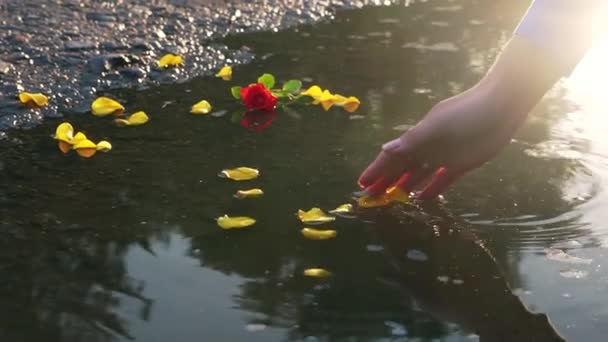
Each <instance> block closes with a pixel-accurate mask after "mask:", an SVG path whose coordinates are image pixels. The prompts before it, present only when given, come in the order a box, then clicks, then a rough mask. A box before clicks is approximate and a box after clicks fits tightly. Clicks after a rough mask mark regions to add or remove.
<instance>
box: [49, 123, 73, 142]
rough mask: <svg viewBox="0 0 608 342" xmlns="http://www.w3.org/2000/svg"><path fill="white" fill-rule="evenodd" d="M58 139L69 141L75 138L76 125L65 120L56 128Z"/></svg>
mask: <svg viewBox="0 0 608 342" xmlns="http://www.w3.org/2000/svg"><path fill="white" fill-rule="evenodd" d="M54 138H55V139H56V140H59V141H64V142H66V143H69V142H71V141H72V139H73V138H74V127H73V126H72V125H71V124H70V123H69V122H63V123H61V124H59V126H57V128H56V129H55V137H54Z"/></svg>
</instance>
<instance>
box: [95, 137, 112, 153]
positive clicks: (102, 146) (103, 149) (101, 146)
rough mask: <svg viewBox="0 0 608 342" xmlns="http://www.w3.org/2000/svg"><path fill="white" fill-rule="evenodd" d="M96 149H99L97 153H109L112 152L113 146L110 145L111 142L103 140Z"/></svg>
mask: <svg viewBox="0 0 608 342" xmlns="http://www.w3.org/2000/svg"><path fill="white" fill-rule="evenodd" d="M96 148H97V151H100V152H108V151H110V150H111V149H112V144H110V142H109V141H106V140H102V141H100V142H98V143H97V146H96Z"/></svg>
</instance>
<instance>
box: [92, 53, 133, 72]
mask: <svg viewBox="0 0 608 342" xmlns="http://www.w3.org/2000/svg"><path fill="white" fill-rule="evenodd" d="M140 63H141V59H140V58H139V57H138V56H136V55H130V54H118V53H111V54H105V55H101V56H95V57H92V58H91V59H89V62H88V66H89V70H90V71H92V72H94V73H102V72H105V71H110V70H116V69H119V68H124V67H128V66H131V65H134V64H140Z"/></svg>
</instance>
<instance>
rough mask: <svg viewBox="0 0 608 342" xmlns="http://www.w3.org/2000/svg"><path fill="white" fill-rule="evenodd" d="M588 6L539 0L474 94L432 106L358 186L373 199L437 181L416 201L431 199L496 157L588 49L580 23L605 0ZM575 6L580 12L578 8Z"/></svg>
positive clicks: (592, 1)
mask: <svg viewBox="0 0 608 342" xmlns="http://www.w3.org/2000/svg"><path fill="white" fill-rule="evenodd" d="M586 1H587V2H572V1H571V0H537V2H535V4H534V5H533V6H532V7H531V9H530V11H529V12H528V14H527V16H526V18H525V19H524V20H523V21H522V23H521V24H520V26H519V28H518V30H517V31H516V34H515V35H514V37H513V38H512V39H511V41H510V42H509V43H508V44H507V45H506V46H505V48H504V50H503V51H502V53H501V54H500V55H499V57H498V58H497V60H496V62H495V64H494V65H493V67H492V68H491V69H490V70H489V71H488V73H487V74H486V75H485V76H484V77H483V78H482V79H481V80H480V81H479V82H478V83H477V84H476V85H475V86H473V87H472V88H471V89H469V90H467V91H466V92H464V93H462V94H459V95H457V96H454V97H452V98H449V99H447V100H444V101H442V102H440V103H439V104H437V105H435V106H434V107H433V108H432V109H431V110H430V111H429V112H428V114H427V115H426V116H425V117H424V118H423V119H422V120H421V121H420V122H419V123H418V124H417V125H416V126H415V127H413V128H412V129H410V130H409V131H407V132H406V133H405V134H403V135H402V136H401V137H399V138H397V139H394V140H392V141H389V142H388V143H386V144H384V146H383V148H382V151H381V152H380V154H379V155H378V156H377V158H376V160H375V161H374V162H372V163H371V164H370V165H369V166H368V167H367V169H366V170H365V171H364V172H363V173H362V175H361V176H360V178H359V184H360V185H361V186H362V187H363V188H365V189H366V191H367V192H368V193H370V194H373V195H375V194H379V193H381V192H383V191H385V190H386V188H387V187H390V186H392V185H396V186H399V187H401V188H402V189H403V190H405V191H412V190H414V189H415V188H417V187H418V186H419V185H421V184H423V183H424V181H425V180H426V179H428V178H429V177H432V178H431V181H430V183H429V185H427V186H426V187H425V188H424V189H423V190H422V192H421V193H420V194H419V196H418V197H419V198H420V199H429V198H434V197H436V196H437V195H438V194H440V193H442V192H443V191H445V190H446V189H447V188H448V187H449V186H450V185H451V184H452V183H453V182H454V181H456V180H457V179H458V178H459V177H461V176H462V175H463V174H465V173H466V172H468V171H470V170H472V169H474V168H477V167H479V166H481V165H482V164H483V163H485V162H486V161H488V160H489V159H491V158H492V157H493V156H494V155H496V154H497V153H498V152H499V151H500V150H501V148H502V147H504V146H505V145H506V144H508V143H509V141H510V140H511V138H512V136H513V135H514V134H515V131H516V130H517V128H518V127H520V126H521V124H522V123H523V122H524V120H525V118H526V117H527V115H528V113H529V112H530V111H531V110H532V108H533V107H534V106H535V105H536V103H537V102H538V101H539V100H540V99H541V98H542V97H543V95H544V94H545V93H546V91H547V90H548V89H550V88H551V87H552V86H553V84H554V83H555V82H556V81H557V80H558V79H559V78H560V77H561V76H564V75H567V74H568V73H569V72H571V70H572V69H573V68H574V66H575V65H576V62H578V60H580V58H582V56H583V55H584V52H585V51H586V48H587V47H588V46H589V45H590V38H589V40H588V41H587V40H586V38H585V37H586V36H589V34H588V29H587V27H588V25H583V24H584V23H583V21H584V20H585V16H588V15H589V14H590V12H591V8H592V7H586V6H585V5H581V4H582V3H585V4H588V5H591V4H593V5H594V6H599V3H600V1H599V0H586ZM574 3H578V4H579V5H581V6H583V7H582V9H581V8H579V9H578V10H577V11H573V8H571V7H572V4H574ZM556 6H557V7H556ZM586 19H587V20H588V19H589V18H588V17H587V18H586ZM562 24H563V25H566V24H568V25H572V24H578V25H579V26H580V27H582V28H580V29H572V30H574V31H576V32H577V33H576V34H575V33H572V32H569V31H568V30H565V29H564V28H563V27H562V26H559V25H562ZM581 25H582V26H581ZM566 33H567V35H566ZM559 35H563V36H562V38H564V39H565V38H568V39H570V40H572V41H571V43H572V46H571V49H569V50H567V51H564V52H560V51H561V50H560V48H561V49H563V48H564V45H559V46H557V45H558V44H559V43H560V41H559V39H558V38H559V37H557V36H559ZM578 35H583V36H581V37H578ZM556 37H557V38H556ZM563 43H564V44H566V46H567V44H568V43H569V42H568V41H563Z"/></svg>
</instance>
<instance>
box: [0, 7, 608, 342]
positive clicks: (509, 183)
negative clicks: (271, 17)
mask: <svg viewBox="0 0 608 342" xmlns="http://www.w3.org/2000/svg"><path fill="white" fill-rule="evenodd" d="M525 6H526V2H525V1H516V2H514V1H493V2H491V3H484V4H480V3H477V2H476V1H469V0H462V1H452V2H449V3H441V4H440V3H437V2H425V3H413V4H411V5H410V6H409V7H405V6H402V5H400V6H393V7H386V8H366V9H362V10H357V11H351V12H344V13H341V14H340V15H339V16H338V17H337V18H336V20H335V21H333V22H331V23H324V24H318V25H315V26H304V27H300V28H298V29H294V30H291V31H286V32H280V33H262V34H252V35H244V36H238V37H232V38H229V39H228V40H227V41H226V42H225V43H226V44H228V45H229V46H232V47H240V46H242V45H247V46H248V47H250V48H251V49H253V50H254V52H255V53H256V54H257V55H258V56H261V58H258V60H257V61H255V62H254V63H252V64H250V65H247V66H241V67H238V68H237V69H235V80H234V82H233V83H234V84H247V83H248V82H251V81H252V80H254V79H255V78H256V77H257V76H258V75H259V74H261V73H263V72H273V73H274V74H275V75H276V76H277V78H279V79H281V80H286V79H289V78H305V79H306V80H307V81H308V84H310V83H315V84H320V85H322V86H324V87H327V88H329V89H332V90H334V91H337V92H340V93H344V94H352V95H356V96H358V97H359V98H360V99H361V100H362V102H363V104H362V106H361V108H360V110H359V111H358V112H357V113H355V114H354V115H349V114H348V113H345V112H343V111H341V110H332V111H330V112H323V111H322V110H321V109H320V108H318V107H307V108H295V109H294V110H293V111H289V112H284V111H279V112H278V113H277V118H276V119H275V120H274V121H273V122H272V124H271V126H270V127H269V128H268V129H266V130H264V131H263V132H257V131H255V130H251V129H247V128H245V127H243V126H242V125H241V124H240V121H241V116H240V115H241V112H240V111H239V108H240V107H239V105H238V104H237V103H235V102H234V100H233V99H232V98H231V97H230V95H229V87H230V85H232V83H226V82H223V81H221V80H217V79H210V78H200V79H196V80H194V81H192V82H189V83H185V84H179V85H172V86H162V87H158V88H154V89H150V90H146V91H131V90H124V91H121V92H116V93H112V96H115V97H117V98H119V99H121V101H122V102H123V103H125V104H126V106H127V110H128V111H134V110H145V111H146V112H147V113H149V114H150V116H151V121H150V123H149V124H147V125H145V126H141V127H137V128H125V129H119V128H116V127H114V126H113V125H112V124H111V121H110V120H105V119H100V118H95V117H93V116H91V115H74V116H69V117H67V119H68V120H70V121H71V122H72V123H73V124H74V125H75V126H76V127H77V129H79V130H84V131H85V132H86V133H87V134H88V135H89V136H91V137H93V138H94V139H96V140H98V139H101V138H108V139H109V140H110V141H112V143H113V145H114V150H113V151H111V152H110V153H107V154H99V155H97V156H95V157H94V158H92V159H89V160H83V159H79V158H78V157H76V156H74V155H70V156H64V155H62V154H61V153H60V152H59V151H58V150H57V147H56V145H55V142H54V141H53V140H52V139H51V138H50V135H51V134H52V133H53V132H54V129H55V126H56V125H57V124H58V123H59V122H51V121H48V122H45V123H44V124H43V125H41V126H39V127H37V128H34V129H31V130H28V131H10V132H9V134H8V139H6V140H3V141H1V142H0V144H2V149H1V152H0V177H2V181H1V182H0V184H1V185H0V215H1V216H0V217H1V220H0V244H1V245H0V247H1V248H0V275H1V279H2V282H0V302H1V303H2V306H3V308H4V310H3V311H2V314H1V316H0V318H1V319H0V336H2V339H3V340H7V341H41V340H44V341H83V340H87V341H122V340H128V339H135V340H138V341H167V340H170V339H172V340H176V341H194V340H201V339H202V340H210V341H234V340H247V341H275V340H276V341H279V340H306V341H317V340H320V341H323V340H355V341H400V340H421V341H426V340H446V341H460V340H473V341H474V340H478V339H479V336H481V337H482V338H487V339H489V340H522V341H523V340H536V341H548V340H554V339H555V338H556V336H557V334H558V333H559V334H561V335H563V336H564V337H566V338H568V339H569V340H575V341H602V340H603V338H604V336H605V335H606V333H608V330H607V328H606V326H605V325H603V324H602V322H604V321H605V320H606V319H607V318H608V302H607V301H606V300H604V299H603V298H604V296H603V294H604V293H605V291H606V287H607V285H606V284H608V283H607V280H608V274H607V273H606V271H605V270H604V269H605V267H602V265H603V264H604V261H605V260H606V253H605V252H606V249H605V248H606V246H608V243H607V242H606V241H608V240H606V237H607V235H606V229H605V227H604V221H605V220H604V218H605V217H606V214H605V211H604V210H602V209H603V206H604V205H605V203H606V201H607V199H606V192H605V185H606V181H607V180H608V179H607V176H606V172H605V169H606V164H607V161H608V158H607V156H608V150H607V147H608V146H607V144H606V142H607V141H606V138H605V134H604V130H603V128H604V127H605V125H606V120H605V115H604V114H605V112H606V109H607V107H608V103H607V102H606V100H605V99H606V96H605V90H602V89H601V88H602V82H601V81H600V80H601V79H603V77H606V76H607V74H608V72H607V71H606V70H605V69H602V68H601V67H602V64H601V61H602V60H605V57H606V55H607V49H605V48H604V47H605V46H608V45H607V44H600V46H598V49H596V50H595V51H593V54H592V55H591V56H589V58H588V59H587V60H586V61H585V62H584V63H583V65H582V66H581V68H580V69H579V70H578V71H577V73H576V74H575V76H574V77H573V78H572V79H571V80H570V81H568V82H565V83H562V84H560V85H558V86H556V88H555V89H553V90H552V91H551V92H550V94H548V96H547V98H546V99H545V100H544V101H543V102H542V103H541V104H539V106H538V107H537V108H536V110H535V111H534V113H533V114H532V115H531V117H530V119H529V121H528V123H527V124H526V126H525V127H524V128H523V129H522V130H521V131H520V132H519V133H518V135H517V137H516V138H515V140H514V141H513V143H512V144H511V145H509V146H508V147H507V148H506V149H505V150H504V151H503V153H501V154H500V156H499V157H498V158H497V159H495V160H494V161H492V162H491V163H489V164H487V165H486V166H484V167H483V168H482V169H480V170H479V171H477V172H475V173H473V174H471V175H470V176H468V177H466V178H465V179H463V180H462V181H461V182H460V183H459V184H458V185H457V186H456V187H454V188H453V189H452V190H451V191H449V192H448V193H447V194H446V199H447V201H446V203H444V204H441V205H438V204H429V205H425V206H424V207H422V208H415V207H395V208H390V209H386V210H380V211H378V210H376V211H366V212H362V213H360V215H359V216H358V217H357V218H355V219H339V220H338V221H336V222H335V223H334V224H330V225H327V227H332V228H334V229H336V230H338V231H339V237H338V238H337V239H335V240H332V241H321V242H319V241H307V240H304V239H303V238H302V237H301V235H300V234H299V229H301V228H302V225H301V223H300V222H299V221H298V220H297V218H296V217H295V215H294V213H295V212H296V211H297V210H298V209H300V208H301V209H308V208H310V207H313V206H320V207H322V208H327V209H331V208H333V207H335V206H337V205H339V204H342V203H345V202H348V201H349V199H350V194H351V193H352V192H353V191H354V190H356V189H355V180H356V178H357V176H358V174H359V172H360V171H361V169H362V168H363V167H364V166H365V165H366V164H367V163H368V162H369V160H370V159H371V158H372V157H373V156H374V155H375V153H376V152H377V150H378V148H379V146H380V145H381V144H382V143H383V142H385V141H386V140H388V139H390V138H393V137H395V136H396V135H398V134H400V132H401V131H402V130H404V129H407V127H408V125H412V124H414V123H415V122H416V121H417V120H419V119H420V118H421V116H422V115H423V114H424V113H425V111H427V110H428V109H429V108H430V107H431V106H432V105H433V104H434V103H435V102H437V101H438V100H440V99H442V98H445V97H447V96H450V95H453V94H456V93H458V92H459V91H462V90H464V89H466V88H467V87H468V86H470V85H472V84H474V82H475V81H476V80H477V79H478V78H479V77H480V76H481V75H482V74H483V72H484V71H485V70H487V68H488V67H489V66H490V64H491V63H492V61H493V59H494V57H495V56H496V54H497V52H498V50H499V47H500V46H501V45H502V44H503V43H504V42H505V41H506V40H507V39H508V37H509V35H510V32H511V31H512V29H513V27H514V25H515V24H516V22H517V18H518V17H519V16H520V15H521V14H522V13H523V11H524V10H525ZM203 98H205V99H209V100H210V101H211V102H212V103H213V104H214V106H215V108H216V110H225V111H226V115H224V116H221V117H212V116H208V117H199V116H192V115H190V114H189V113H188V111H189V108H190V106H191V105H192V104H193V103H195V102H197V101H199V100H201V99H203ZM240 165H247V166H252V167H257V168H259V169H260V170H261V172H262V177H260V178H259V179H257V180H254V181H251V182H249V183H248V184H246V185H243V184H235V183H232V182H229V181H226V180H223V179H219V178H218V177H217V176H216V175H217V173H218V172H219V171H220V170H221V169H224V168H227V167H234V166H240ZM250 186H251V187H254V186H255V187H261V188H263V189H264V190H265V192H266V195H265V196H264V197H262V198H260V199H254V200H243V201H237V200H235V199H233V198H232V194H233V193H234V192H235V191H236V190H237V189H241V188H243V187H250ZM223 214H231V215H237V214H238V215H250V216H253V217H255V218H256V219H258V224H256V225H255V226H254V227H252V228H251V229H249V230H246V231H237V232H234V231H230V232H225V231H222V230H220V229H219V228H218V227H217V226H216V225H215V222H214V218H215V217H217V216H220V215H223ZM547 249H552V251H553V254H551V255H553V256H555V255H557V256H558V257H557V258H555V257H554V258H553V259H558V260H550V259H549V258H547ZM556 249H560V250H561V251H563V252H564V253H567V254H568V255H570V256H574V257H578V258H579V259H573V258H569V259H568V258H564V257H563V254H555V250H556ZM560 255H562V257H561V258H560V257H559V256H560ZM581 260H582V261H581ZM589 260H590V261H589ZM308 267H324V268H327V269H328V270H330V271H332V272H333V276H332V277H330V278H328V279H324V280H318V279H306V278H304V277H303V276H301V275H300V274H301V272H302V270H303V269H305V268H308ZM545 313H546V314H547V315H548V317H549V319H550V320H551V322H552V323H553V326H552V325H551V324H550V323H549V322H548V321H547V319H546V316H544V315H543V314H545ZM556 331H557V332H556Z"/></svg>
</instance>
